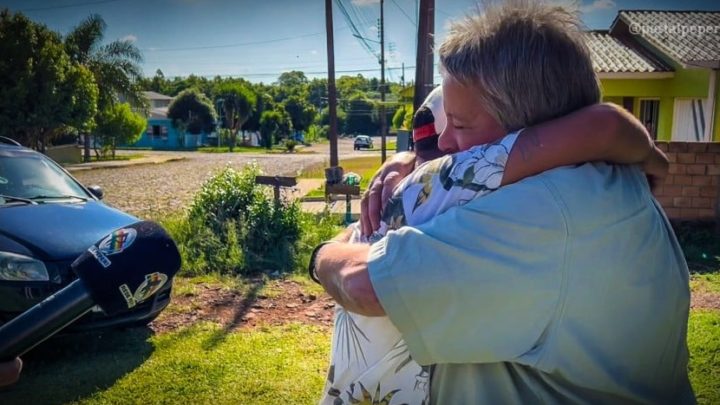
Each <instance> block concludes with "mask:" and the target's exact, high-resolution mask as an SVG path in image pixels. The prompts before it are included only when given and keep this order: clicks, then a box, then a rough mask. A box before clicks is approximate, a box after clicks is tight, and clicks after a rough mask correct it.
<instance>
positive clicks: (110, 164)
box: [63, 155, 185, 172]
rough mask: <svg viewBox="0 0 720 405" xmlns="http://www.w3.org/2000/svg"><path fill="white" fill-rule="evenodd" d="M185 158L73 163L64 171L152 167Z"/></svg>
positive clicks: (159, 156)
mask: <svg viewBox="0 0 720 405" xmlns="http://www.w3.org/2000/svg"><path fill="white" fill-rule="evenodd" d="M183 159H185V157H183V156H180V155H150V156H144V157H141V158H137V159H129V160H108V161H102V162H88V163H75V164H69V165H64V166H63V167H65V170H67V171H69V172H79V171H83V170H93V169H109V168H118V167H127V166H138V165H152V164H159V163H167V162H174V161H177V160H183Z"/></svg>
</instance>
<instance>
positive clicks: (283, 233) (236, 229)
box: [163, 164, 301, 275]
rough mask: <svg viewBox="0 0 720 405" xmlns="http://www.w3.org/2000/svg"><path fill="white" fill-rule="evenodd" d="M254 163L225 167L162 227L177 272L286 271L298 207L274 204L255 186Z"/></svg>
mask: <svg viewBox="0 0 720 405" xmlns="http://www.w3.org/2000/svg"><path fill="white" fill-rule="evenodd" d="M259 173H260V170H259V168H258V167H257V165H255V164H250V165H248V166H247V167H246V168H245V169H244V170H242V171H237V170H235V169H233V168H231V167H226V168H225V169H223V170H221V171H220V172H218V173H216V174H215V175H214V176H213V177H212V178H210V179H209V180H208V181H207V182H205V184H204V185H203V186H202V188H201V189H200V191H199V192H198V193H197V194H196V195H195V198H194V199H193V202H192V204H191V206H190V208H189V209H188V212H187V214H186V215H184V216H182V217H178V218H168V219H166V220H165V221H163V224H164V226H165V228H166V229H168V232H170V234H171V235H172V237H173V239H175V241H176V242H177V244H178V248H179V250H180V253H181V255H182V259H183V273H185V274H188V275H199V274H205V273H208V272H217V273H221V274H252V273H260V272H262V273H274V272H276V271H278V272H286V271H292V270H293V269H295V265H296V257H297V255H296V253H297V245H298V241H299V240H300V233H301V231H300V219H299V218H300V208H299V206H298V205H297V204H296V203H290V202H287V201H280V203H279V204H275V202H274V201H273V197H272V193H270V192H267V191H268V190H267V188H266V186H260V185H256V184H255V176H257V175H258V174H259Z"/></svg>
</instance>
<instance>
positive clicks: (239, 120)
mask: <svg viewBox="0 0 720 405" xmlns="http://www.w3.org/2000/svg"><path fill="white" fill-rule="evenodd" d="M215 97H216V101H217V102H218V105H221V106H222V107H221V108H222V111H223V114H224V121H223V125H224V127H225V128H229V129H230V130H231V131H232V135H231V137H230V150H231V151H232V150H233V148H234V147H235V138H236V137H237V133H238V130H240V128H241V127H242V126H243V125H244V124H245V122H247V120H248V118H250V115H252V114H253V111H254V108H255V98H256V95H255V93H254V92H253V91H252V90H251V89H250V88H249V87H248V86H246V85H244V84H243V83H239V82H222V83H220V84H218V85H217V87H216V88H215ZM244 142H245V136H244V135H243V143H244Z"/></svg>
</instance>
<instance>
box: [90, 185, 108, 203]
mask: <svg viewBox="0 0 720 405" xmlns="http://www.w3.org/2000/svg"><path fill="white" fill-rule="evenodd" d="M87 189H88V190H89V191H90V193H92V195H94V196H95V197H97V199H98V200H102V199H103V196H104V195H105V193H104V192H103V189H102V187H100V186H97V185H93V186H89V187H88V188H87Z"/></svg>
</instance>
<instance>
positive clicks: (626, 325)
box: [369, 163, 695, 404]
mask: <svg viewBox="0 0 720 405" xmlns="http://www.w3.org/2000/svg"><path fill="white" fill-rule="evenodd" d="M369 272H370V279H371V281H372V284H373V287H374V289H375V292H376V294H377V296H378V298H379V300H380V303H381V304H382V306H383V308H384V309H385V311H386V313H387V314H388V316H389V317H390V320H391V321H392V322H393V323H394V324H395V326H397V328H398V330H399V331H400V332H401V334H402V336H403V338H404V339H405V341H406V342H407V344H408V347H409V350H410V353H411V355H412V356H413V358H414V359H415V360H416V361H417V362H418V363H420V364H422V365H426V364H436V366H435V368H434V371H433V377H432V380H431V386H430V391H431V399H432V402H433V403H441V404H479V403H492V404H494V403H530V402H533V403H535V402H544V403H563V402H572V403H578V402H580V403H582V402H586V403H625V402H638V403H643V402H645V403H661V402H669V403H692V402H694V401H695V400H694V395H693V393H692V388H691V387H690V383H689V380H688V375H687V363H688V350H687V344H686V331H687V320H688V312H689V303H690V292H689V287H688V269H687V264H686V263H685V260H684V257H683V254H682V251H681V249H680V246H679V245H678V242H677V240H676V238H675V236H674V234H673V231H672V228H671V227H670V225H669V223H668V221H667V218H666V217H665V215H664V213H663V212H662V210H661V208H660V207H659V205H658V203H657V201H655V199H654V198H653V196H652V194H651V193H650V190H649V188H648V186H647V182H646V180H645V178H644V175H643V174H642V173H641V172H640V171H639V170H638V169H637V168H636V167H630V166H611V165H606V164H603V163H594V164H584V165H582V166H577V167H563V168H559V169H554V170H551V171H547V172H545V173H543V174H541V175H538V176H534V177H531V178H528V179H525V180H523V181H521V182H519V183H516V184H514V185H510V186H507V187H504V188H502V189H500V190H499V191H497V192H495V193H492V194H490V195H488V196H485V197H483V198H479V199H477V200H474V201H471V202H469V203H468V204H466V205H464V206H461V207H457V208H452V209H450V210H449V211H447V212H446V213H444V214H442V215H439V216H437V217H436V218H435V219H433V220H431V221H430V222H428V223H426V224H423V225H420V226H417V227H415V228H413V227H404V228H401V229H400V230H398V231H394V232H390V233H389V234H388V235H387V237H386V238H384V239H383V240H381V241H379V242H377V243H376V244H374V245H373V247H372V248H371V252H370V255H369Z"/></svg>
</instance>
